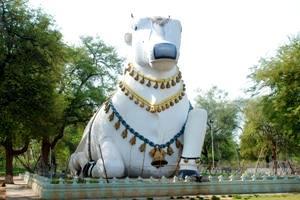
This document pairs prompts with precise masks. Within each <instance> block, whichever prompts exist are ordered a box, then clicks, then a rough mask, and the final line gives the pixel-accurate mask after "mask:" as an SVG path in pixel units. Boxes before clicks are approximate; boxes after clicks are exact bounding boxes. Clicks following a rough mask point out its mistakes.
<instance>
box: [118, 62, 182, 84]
mask: <svg viewBox="0 0 300 200" xmlns="http://www.w3.org/2000/svg"><path fill="white" fill-rule="evenodd" d="M177 69H178V68H177ZM126 72H128V73H129V75H130V76H131V77H133V78H134V80H136V81H138V82H140V83H141V84H146V85H147V86H148V87H151V86H153V87H154V88H155V89H157V88H158V87H159V88H160V89H165V88H170V87H172V86H175V85H176V84H177V83H179V82H180V81H181V78H182V76H181V72H180V71H179V69H178V72H177V74H176V75H174V76H172V77H170V78H165V79H155V78H151V77H147V76H145V75H143V74H142V73H141V72H139V71H137V70H136V69H134V67H133V64H131V63H129V64H128V67H126V68H125V73H124V74H126Z"/></svg>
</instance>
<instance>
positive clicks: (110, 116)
mask: <svg viewBox="0 0 300 200" xmlns="http://www.w3.org/2000/svg"><path fill="white" fill-rule="evenodd" d="M114 116H115V113H114V112H112V113H111V114H110V115H109V117H108V119H109V121H110V122H111V121H112V120H113V119H114Z"/></svg>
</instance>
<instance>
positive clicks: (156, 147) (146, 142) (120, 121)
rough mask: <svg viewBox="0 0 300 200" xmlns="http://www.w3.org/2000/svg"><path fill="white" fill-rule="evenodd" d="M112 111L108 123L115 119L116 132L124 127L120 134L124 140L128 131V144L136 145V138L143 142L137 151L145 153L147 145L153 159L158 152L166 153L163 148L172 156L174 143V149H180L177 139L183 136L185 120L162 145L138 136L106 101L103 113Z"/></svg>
mask: <svg viewBox="0 0 300 200" xmlns="http://www.w3.org/2000/svg"><path fill="white" fill-rule="evenodd" d="M110 108H111V110H112V112H111V114H110V115H109V117H108V119H109V121H112V120H113V119H114V116H116V118H117V120H118V121H117V122H116V123H115V124H114V126H115V128H116V130H118V129H119V128H120V125H121V124H122V125H123V126H124V128H125V129H124V131H123V132H122V137H123V138H126V137H127V134H128V131H129V132H130V133H131V134H132V135H133V137H132V138H131V139H130V141H129V142H130V143H131V145H135V143H136V138H138V139H140V140H141V141H143V144H142V145H141V146H140V147H139V150H140V151H141V152H143V151H145V148H146V145H149V146H151V147H153V150H152V151H150V154H152V157H154V156H155V155H154V154H155V153H156V152H160V153H162V154H164V153H166V152H164V150H163V149H164V148H167V154H168V155H172V154H173V150H172V148H171V146H170V145H171V144H173V143H174V142H176V147H177V148H180V147H182V144H181V143H180V141H179V140H178V138H179V137H180V136H181V135H183V133H184V129H185V125H186V122H187V119H186V120H185V122H184V124H183V126H182V128H181V129H180V131H179V132H178V133H176V134H174V136H173V137H172V138H171V139H170V140H169V141H167V142H166V143H164V144H155V143H154V142H153V141H151V140H149V139H148V138H145V137H144V136H143V135H142V134H140V133H139V132H137V131H136V130H134V128H132V127H131V126H130V125H129V124H128V123H127V122H126V121H125V120H124V118H123V117H122V116H121V115H120V113H119V112H118V111H117V109H116V108H115V107H114V105H113V103H112V101H111V100H109V101H107V102H106V104H105V108H104V111H105V113H108V112H109V110H110ZM192 109H193V107H192V105H191V103H190V107H189V111H188V112H190V111H191V110H192Z"/></svg>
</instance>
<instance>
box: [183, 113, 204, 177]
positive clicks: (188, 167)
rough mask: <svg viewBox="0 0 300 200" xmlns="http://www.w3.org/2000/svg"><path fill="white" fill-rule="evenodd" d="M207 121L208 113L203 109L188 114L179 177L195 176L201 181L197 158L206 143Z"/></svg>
mask: <svg viewBox="0 0 300 200" xmlns="http://www.w3.org/2000/svg"><path fill="white" fill-rule="evenodd" d="M206 122H207V113H206V111H205V110H203V109H196V108H195V109H193V110H192V111H191V112H190V113H189V116H188V120H187V124H186V128H185V132H184V138H183V140H184V141H183V142H184V147H183V152H182V156H181V160H180V164H179V166H180V168H179V177H181V178H185V176H192V177H195V178H196V180H197V181H200V179H201V177H200V175H199V172H198V168H197V164H196V160H197V159H198V158H199V157H200V155H201V150H202V146H203V143H204V137H205V130H206Z"/></svg>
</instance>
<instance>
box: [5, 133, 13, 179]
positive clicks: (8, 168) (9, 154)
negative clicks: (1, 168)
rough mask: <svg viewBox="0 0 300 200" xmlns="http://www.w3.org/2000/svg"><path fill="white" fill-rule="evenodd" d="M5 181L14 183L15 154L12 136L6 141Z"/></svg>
mask: <svg viewBox="0 0 300 200" xmlns="http://www.w3.org/2000/svg"><path fill="white" fill-rule="evenodd" d="M5 159H6V162H5V163H6V164H5V183H6V184H14V180H13V176H14V174H13V160H14V154H13V147H12V141H11V138H8V139H7V140H6V141H5Z"/></svg>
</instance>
